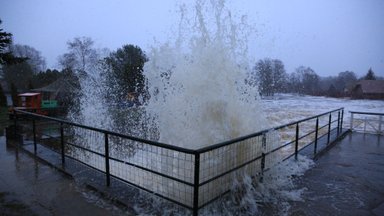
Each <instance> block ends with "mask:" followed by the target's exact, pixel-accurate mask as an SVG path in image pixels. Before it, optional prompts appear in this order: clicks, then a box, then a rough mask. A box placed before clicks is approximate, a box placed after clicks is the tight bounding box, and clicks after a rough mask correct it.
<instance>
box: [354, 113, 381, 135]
mask: <svg viewBox="0 0 384 216" xmlns="http://www.w3.org/2000/svg"><path fill="white" fill-rule="evenodd" d="M350 113H351V119H350V129H351V130H352V131H359V132H364V133H374V134H382V135H384V113H373V112H356V111H350Z"/></svg>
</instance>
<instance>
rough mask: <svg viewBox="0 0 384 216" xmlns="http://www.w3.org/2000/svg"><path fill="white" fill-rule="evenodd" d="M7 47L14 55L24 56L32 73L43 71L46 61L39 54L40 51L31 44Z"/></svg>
mask: <svg viewBox="0 0 384 216" xmlns="http://www.w3.org/2000/svg"><path fill="white" fill-rule="evenodd" d="M9 49H10V51H11V52H12V53H13V55H14V56H16V57H19V58H25V59H26V61H27V63H28V64H29V65H30V66H31V68H32V70H33V72H34V73H38V72H40V71H45V69H46V63H45V59H44V57H42V56H41V53H40V51H38V50H36V49H35V48H33V47H31V46H28V45H20V44H14V45H11V46H10V48H9Z"/></svg>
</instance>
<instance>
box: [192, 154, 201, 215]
mask: <svg viewBox="0 0 384 216" xmlns="http://www.w3.org/2000/svg"><path fill="white" fill-rule="evenodd" d="M199 179H200V153H196V154H195V176H194V183H193V215H194V216H197V215H198V212H199Z"/></svg>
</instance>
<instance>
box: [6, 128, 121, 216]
mask: <svg viewBox="0 0 384 216" xmlns="http://www.w3.org/2000/svg"><path fill="white" fill-rule="evenodd" d="M124 214H125V212H124V211H123V210H121V209H119V208H116V207H115V206H114V205H112V204H110V203H109V202H108V201H107V200H104V199H103V198H101V197H100V196H98V194H97V193H95V192H93V191H91V190H88V189H86V188H85V187H82V186H81V185H79V184H77V183H76V182H75V181H73V179H71V178H69V177H68V176H66V175H65V174H63V173H62V172H58V171H57V170H56V169H54V168H52V167H51V166H48V165H46V164H45V163H42V162H40V161H37V160H35V159H34V158H33V157H31V156H29V155H27V154H26V153H25V152H23V151H21V150H18V149H17V148H15V147H14V146H13V145H7V144H6V139H5V137H4V136H1V137H0V215H1V216H3V215H95V216H96V215H124Z"/></svg>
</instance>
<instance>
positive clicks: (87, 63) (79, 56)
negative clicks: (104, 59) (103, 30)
mask: <svg viewBox="0 0 384 216" xmlns="http://www.w3.org/2000/svg"><path fill="white" fill-rule="evenodd" d="M93 45H94V42H93V40H92V39H91V38H89V37H76V38H74V39H73V40H72V41H68V42H67V46H68V53H65V54H63V55H62V56H60V57H59V64H60V65H61V66H62V67H63V68H64V69H71V70H73V71H75V72H77V73H79V74H87V73H90V72H92V70H93V69H94V68H95V65H96V64H97V62H98V59H99V57H98V53H97V51H96V49H95V48H94V47H93Z"/></svg>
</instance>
